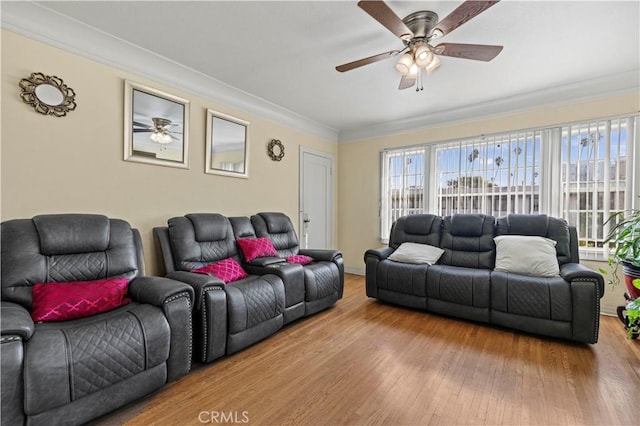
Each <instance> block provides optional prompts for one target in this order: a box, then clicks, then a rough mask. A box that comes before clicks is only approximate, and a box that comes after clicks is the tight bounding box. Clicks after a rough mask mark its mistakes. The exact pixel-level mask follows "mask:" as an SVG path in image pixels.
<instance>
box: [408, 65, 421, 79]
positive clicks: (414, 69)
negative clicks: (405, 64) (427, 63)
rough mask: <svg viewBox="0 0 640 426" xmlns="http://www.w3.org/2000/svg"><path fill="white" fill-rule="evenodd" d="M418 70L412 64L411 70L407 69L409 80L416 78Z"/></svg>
mask: <svg viewBox="0 0 640 426" xmlns="http://www.w3.org/2000/svg"><path fill="white" fill-rule="evenodd" d="M419 69H420V68H418V66H417V65H416V64H415V63H414V64H412V65H411V68H409V74H407V77H411V78H416V77H417V76H418V70H419Z"/></svg>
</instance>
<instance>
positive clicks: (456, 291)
mask: <svg viewBox="0 0 640 426" xmlns="http://www.w3.org/2000/svg"><path fill="white" fill-rule="evenodd" d="M472 280H473V278H471V277H470V276H454V275H449V276H448V277H447V279H446V280H443V281H441V282H440V297H441V298H442V300H444V301H448V302H454V303H459V304H465V305H467V306H473V286H472Z"/></svg>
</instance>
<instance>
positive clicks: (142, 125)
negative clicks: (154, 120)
mask: <svg viewBox="0 0 640 426" xmlns="http://www.w3.org/2000/svg"><path fill="white" fill-rule="evenodd" d="M133 125H134V126H138V127H145V128H148V129H153V126H150V125H149V124H144V123H141V122H139V121H134V122H133Z"/></svg>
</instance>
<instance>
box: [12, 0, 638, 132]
mask: <svg viewBox="0 0 640 426" xmlns="http://www.w3.org/2000/svg"><path fill="white" fill-rule="evenodd" d="M3 3H5V2H3ZM39 3H41V4H42V5H43V6H44V7H45V8H48V9H51V10H55V11H57V12H59V13H62V14H64V15H67V16H69V17H72V18H74V19H76V20H78V21H81V22H82V23H85V24H87V25H89V26H91V27H94V28H96V29H98V30H100V31H102V32H105V33H108V34H110V35H113V36H115V37H117V38H119V39H121V40H124V41H126V42H129V43H131V44H133V45H136V46H139V47H142V48H144V49H146V50H148V51H150V52H154V53H156V54H157V55H160V56H162V57H164V58H167V59H169V60H171V61H175V62H177V63H180V64H182V65H184V66H186V67H189V68H191V69H193V70H196V71H198V72H200V73H203V74H204V75H206V76H210V77H212V78H214V79H216V80H219V81H221V82H224V83H226V84H228V85H230V86H232V87H234V88H236V89H239V90H240V91H243V92H246V93H249V94H251V95H254V96H256V97H258V98H262V99H263V100H266V101H267V102H269V103H272V104H275V105H277V106H279V107H282V108H284V109H287V110H290V111H293V112H295V113H297V114H300V115H302V116H305V117H308V118H310V119H311V120H314V121H316V122H318V123H321V124H322V125H325V126H328V127H330V128H333V129H335V130H336V131H337V132H339V140H349V139H354V138H357V137H358V136H361V135H365V136H367V135H370V134H371V133H376V131H377V132H378V133H384V130H385V129H394V130H399V129H403V128H406V127H420V126H424V125H428V124H430V123H434V122H446V121H455V120H461V119H470V118H477V117H478V116H482V115H486V114H491V113H493V114H495V113H505V112H509V111H512V110H517V109H523V108H531V107H533V106H536V105H544V104H554V103H560V102H564V101H568V100H572V99H578V98H584V97H594V96H602V95H605V94H607V93H611V92H621V91H627V92H630V91H638V90H640V1H637V0H636V1H517V0H504V1H502V2H500V3H498V4H497V5H495V6H493V7H491V8H490V9H488V10H487V11H485V12H484V13H482V14H481V15H479V16H477V17H476V18H474V19H473V20H471V21H469V22H468V23H466V24H464V25H463V26H462V27H460V28H458V29H457V30H455V31H453V32H452V33H450V34H449V35H447V36H446V37H444V38H442V39H441V41H446V42H457V43H475V44H498V45H503V46H504V49H503V51H502V53H500V55H498V57H497V58H496V59H494V60H493V61H491V62H488V63H487V62H478V61H471V60H462V59H455V58H448V57H442V66H441V68H440V69H439V70H438V71H436V72H435V73H434V74H432V75H431V76H429V77H428V78H426V79H425V88H424V91H423V92H420V93H416V92H415V91H414V90H413V89H407V90H404V91H399V90H398V89H397V86H398V83H399V76H398V75H397V73H396V71H395V70H394V63H395V61H394V59H389V60H386V61H383V62H378V63H375V64H372V65H368V66H365V67H362V68H358V69H355V70H352V71H349V72H346V73H339V72H337V71H336V70H335V66H336V65H339V64H343V63H346V62H350V61H352V60H356V59H360V58H362V57H366V56H370V55H374V54H377V53H382V52H386V51H389V50H393V49H400V48H402V47H403V45H402V43H401V41H400V40H399V39H398V38H396V37H395V36H394V35H393V34H391V33H390V32H389V31H388V30H386V29H385V28H384V27H382V26H381V25H380V24H379V23H377V22H376V21H375V20H373V18H371V17H370V16H369V15H367V14H366V13H365V12H364V11H363V10H361V9H360V8H359V7H358V6H357V2H356V1H315V2H311V1H284V2H270V1H258V2H255V1H234V2H221V1H213V2H212V1H208V2H203V1H197V2H190V1H177V2H147V1H140V2H131V1H121V2H100V1H87V2H57V1H56V2H49V1H47V2H39ZM461 3H462V1H389V2H388V4H389V6H390V7H391V8H392V9H393V10H394V11H395V12H396V13H397V14H398V15H399V16H400V17H404V16H406V15H407V14H409V13H411V12H414V11H417V10H432V11H435V12H436V13H438V14H439V15H440V19H442V18H444V17H445V16H446V15H447V14H449V13H450V12H451V11H453V10H454V9H455V8H456V7H457V6H459V5H460V4H461Z"/></svg>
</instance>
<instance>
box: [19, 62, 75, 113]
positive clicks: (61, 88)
mask: <svg viewBox="0 0 640 426" xmlns="http://www.w3.org/2000/svg"><path fill="white" fill-rule="evenodd" d="M19 86H20V88H21V89H22V93H20V97H21V98H22V100H23V101H24V102H25V103H27V104H29V105H31V106H32V107H33V109H35V110H36V111H37V112H39V113H40V114H45V115H53V116H56V117H64V116H65V115H67V113H68V112H69V111H73V110H74V109H76V101H75V99H76V92H74V91H73V89H72V88H70V87H68V86H67V85H66V84H64V82H63V81H62V79H61V78H60V77H56V76H55V75H44V74H42V73H40V72H34V73H32V74H31V76H29V77H28V78H23V79H22V80H20V83H19Z"/></svg>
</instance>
